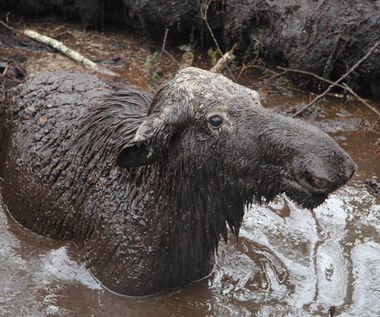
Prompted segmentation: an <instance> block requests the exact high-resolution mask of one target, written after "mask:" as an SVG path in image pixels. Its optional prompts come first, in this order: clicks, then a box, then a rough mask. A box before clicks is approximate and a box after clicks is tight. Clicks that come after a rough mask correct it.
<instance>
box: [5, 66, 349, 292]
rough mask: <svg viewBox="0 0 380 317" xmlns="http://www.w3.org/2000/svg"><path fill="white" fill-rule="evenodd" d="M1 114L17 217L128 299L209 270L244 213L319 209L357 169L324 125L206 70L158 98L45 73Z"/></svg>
mask: <svg viewBox="0 0 380 317" xmlns="http://www.w3.org/2000/svg"><path fill="white" fill-rule="evenodd" d="M2 109H3V111H5V112H6V116H5V117H6V120H5V123H3V126H2V127H1V129H2V130H3V133H0V135H1V136H2V140H1V148H2V150H4V151H5V155H1V157H2V158H3V159H2V162H0V171H1V173H2V174H3V175H2V176H3V178H4V188H3V195H4V201H5V203H6V204H7V206H8V208H9V211H10V212H11V214H12V215H13V217H14V218H15V219H16V220H17V221H18V222H19V223H20V224H22V225H23V226H25V227H27V228H29V229H31V230H32V231H34V232H36V233H38V234H41V235H45V236H48V237H51V238H54V239H63V240H71V241H74V242H75V243H76V244H77V245H78V248H79V250H80V252H81V255H82V257H83V259H84V261H86V263H87V265H88V267H89V268H90V269H91V271H92V272H93V274H94V275H95V276H96V277H97V278H98V279H99V280H100V281H101V282H102V283H103V284H104V285H105V286H106V287H108V288H110V289H111V290H113V291H115V292H118V293H123V294H128V295H147V294H151V293H154V292H157V291H160V290H162V289H166V288H172V287H178V286H182V285H185V284H186V283H189V282H191V281H194V280H197V279H200V278H202V277H204V276H206V275H207V274H209V273H210V271H211V270H212V267H213V263H214V253H215V250H216V248H217V246H218V242H219V239H220V238H221V237H223V238H224V239H227V226H228V227H229V228H230V230H231V231H232V232H233V233H234V234H235V235H238V232H239V228H240V224H241V221H242V217H243V215H244V208H245V206H246V205H247V204H251V203H252V202H253V201H255V200H256V201H259V202H260V201H261V200H263V199H264V200H265V201H270V200H272V199H273V198H274V197H275V196H276V195H278V194H280V193H286V195H287V196H288V197H289V198H290V199H292V200H293V201H295V202H296V203H298V204H299V205H301V206H303V207H306V208H313V207H316V206H318V205H319V204H321V203H322V202H323V201H324V200H325V199H326V198H327V196H328V195H329V194H330V193H331V192H333V191H334V190H336V189H337V188H339V187H340V186H342V185H344V184H345V183H346V182H347V181H348V180H349V179H350V178H351V176H352V175H353V173H354V171H355V164H354V163H353V161H352V160H351V159H350V157H349V156H348V155H347V154H346V153H345V152H344V151H343V150H342V149H341V148H340V147H339V146H338V145H337V144H336V143H335V142H334V141H333V139H331V138H330V137H329V136H328V135H326V134H325V133H323V132H322V131H320V130H319V129H317V128H315V127H313V126H311V125H309V124H307V123H304V122H301V121H299V120H294V119H291V118H287V117H284V116H280V115H278V114H275V113H272V112H271V111H269V110H267V109H265V108H263V107H262V106H261V104H260V101H259V97H258V94H257V93H256V92H255V91H252V90H250V89H247V88H245V87H242V86H240V85H237V84H235V83H233V82H231V81H230V80H228V79H226V78H225V77H223V76H222V75H217V74H213V73H210V72H207V71H203V70H200V69H197V68H187V69H184V70H182V71H180V72H179V73H178V74H177V75H176V76H175V78H174V79H172V80H170V81H168V82H166V83H165V84H164V85H163V86H162V87H161V88H160V89H159V90H158V91H157V92H156V93H155V94H154V95H153V96H151V95H149V94H147V93H145V92H142V91H139V90H136V89H133V88H130V87H127V88H126V89H125V90H124V91H118V92H112V89H111V88H110V87H108V86H107V85H106V84H105V83H104V82H102V81H100V80H99V79H97V78H95V77H91V76H89V75H83V74H72V73H65V72H63V73H42V74H39V75H37V76H35V77H34V78H32V79H30V80H29V81H27V82H26V83H25V84H23V85H22V86H20V87H18V88H17V89H16V90H13V91H12V92H11V93H10V94H8V99H7V100H6V102H5V104H4V105H3V106H2ZM4 131H5V132H6V133H5V132H4ZM117 165H118V166H117Z"/></svg>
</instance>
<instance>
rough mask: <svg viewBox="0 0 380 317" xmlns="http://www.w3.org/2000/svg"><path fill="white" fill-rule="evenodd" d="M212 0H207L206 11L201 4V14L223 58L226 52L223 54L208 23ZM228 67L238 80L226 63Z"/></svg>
mask: <svg viewBox="0 0 380 317" xmlns="http://www.w3.org/2000/svg"><path fill="white" fill-rule="evenodd" d="M211 1H212V0H207V2H206V5H205V6H204V11H203V10H202V6H201V16H202V19H203V21H205V24H206V27H207V29H208V31H209V33H210V35H211V37H212V40H213V41H214V43H215V46H216V49H217V50H218V53H219V54H220V56H222V58H223V55H224V54H223V52H222V50H221V48H220V46H219V43H218V41H217V40H216V38H215V35H214V32H213V31H212V29H211V26H210V24H209V23H208V17H207V16H208V8H209V6H210V3H211ZM234 47H235V45H234ZM233 49H234V48H233ZM226 68H227V69H228V70H229V72H230V74H231V77H232V79H233V80H234V81H235V82H236V78H235V77H234V75H233V73H232V70H231V68H230V67H229V66H228V65H226Z"/></svg>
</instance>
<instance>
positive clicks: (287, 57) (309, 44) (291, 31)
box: [0, 0, 380, 97]
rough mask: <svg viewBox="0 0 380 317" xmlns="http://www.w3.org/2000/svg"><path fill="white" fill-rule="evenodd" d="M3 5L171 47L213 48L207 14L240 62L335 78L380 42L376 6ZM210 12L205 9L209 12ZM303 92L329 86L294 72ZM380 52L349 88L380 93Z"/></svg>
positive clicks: (228, 1)
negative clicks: (127, 31) (124, 31)
mask: <svg viewBox="0 0 380 317" xmlns="http://www.w3.org/2000/svg"><path fill="white" fill-rule="evenodd" d="M207 4H208V1H200V0H191V1H186V2H183V1H179V0H175V1H171V2H170V5H168V3H167V1H162V0H157V1H145V0H140V1H131V0H124V1H121V0H119V1H113V2H111V1H100V0H97V1H88V0H75V1H58V0H55V1H49V2H46V1H43V0H29V1H10V0H6V1H3V4H2V5H1V4H0V10H3V12H6V11H7V12H11V14H10V19H11V20H12V19H14V21H15V22H16V21H20V19H21V17H32V18H37V19H39V18H42V17H46V16H59V17H60V18H62V17H63V18H64V19H70V20H77V21H78V20H79V21H81V22H82V24H83V26H85V27H90V28H95V29H96V28H97V29H103V28H104V27H107V26H110V25H118V26H121V27H122V28H134V29H138V30H140V31H141V32H142V33H143V34H144V35H146V36H150V37H152V38H154V39H156V40H157V41H159V42H162V40H163V38H164V34H165V31H166V29H168V30H169V31H168V32H169V33H168V38H167V44H169V43H171V44H187V43H190V44H192V45H193V46H198V47H202V46H203V47H204V48H206V49H208V48H209V47H211V46H214V44H213V41H212V39H211V37H210V32H209V31H208V29H207V27H206V24H205V21H204V19H203V18H202V17H205V16H207V21H208V23H209V25H210V26H211V28H212V30H213V32H214V34H215V36H216V39H217V40H218V42H219V44H220V45H221V47H222V48H224V49H227V48H230V47H231V46H232V45H233V44H234V43H239V48H240V49H239V52H238V54H239V62H240V63H243V62H248V61H249V60H252V59H254V58H255V57H256V56H260V57H262V58H264V59H265V61H266V62H268V63H270V64H272V65H283V66H288V67H291V68H298V69H303V70H307V71H311V72H313V73H315V74H318V75H320V76H323V77H325V78H329V79H332V80H334V79H337V78H339V77H340V76H341V75H342V74H344V73H345V72H346V71H347V70H348V69H349V68H350V67H351V66H353V65H354V64H355V63H356V62H357V61H358V60H359V59H360V58H361V57H363V56H364V55H365V54H366V52H367V51H368V50H369V48H370V47H371V46H373V45H374V44H375V43H376V42H377V41H379V40H380V19H379V15H380V4H379V2H378V1H368V0H367V1H359V0H355V1H351V2H346V1H312V2H311V1H305V0H303V1H293V0H288V1H281V2H277V3H276V2H272V1H263V0H257V1H244V2H241V1H237V0H225V1H210V4H209V5H207ZM206 9H207V10H206ZM292 79H293V80H294V81H295V82H296V83H297V84H298V85H300V86H301V87H303V88H307V89H310V88H311V89H314V90H321V89H323V88H325V87H324V84H321V83H320V82H319V81H317V80H315V79H313V78H312V77H310V76H305V75H294V74H293V75H292ZM379 81H380V49H377V50H376V51H375V52H374V53H373V54H372V55H371V56H370V58H368V59H367V60H366V61H365V62H364V63H363V64H362V65H361V66H360V67H359V68H358V69H357V70H356V71H355V72H354V73H352V74H351V75H350V76H349V77H348V78H347V83H348V84H349V85H350V86H351V87H352V88H353V89H355V90H357V91H358V92H360V93H362V94H365V95H370V96H374V97H379V96H380V86H379V85H378V84H377V83H378V82H379Z"/></svg>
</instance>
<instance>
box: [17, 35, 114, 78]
mask: <svg viewBox="0 0 380 317" xmlns="http://www.w3.org/2000/svg"><path fill="white" fill-rule="evenodd" d="M24 35H25V36H27V37H29V38H31V39H33V40H35V41H37V42H40V43H43V44H46V45H49V46H51V47H53V48H55V49H56V50H57V51H59V52H61V53H62V54H64V55H66V56H67V57H69V58H71V59H72V60H74V61H76V62H78V63H81V64H83V65H84V66H86V67H87V68H89V69H91V70H94V71H96V72H98V73H101V74H105V75H109V76H119V75H118V74H116V73H114V72H113V71H111V70H109V69H106V68H103V67H99V66H98V65H97V64H96V63H94V62H93V61H91V60H89V59H88V58H86V57H84V56H83V55H82V54H80V53H79V52H77V51H75V50H73V49H71V48H69V47H67V46H66V45H65V44H63V43H62V42H59V41H57V40H55V39H53V38H51V37H49V36H46V35H42V34H39V33H37V32H35V31H32V30H24Z"/></svg>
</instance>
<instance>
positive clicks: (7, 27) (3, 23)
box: [0, 20, 15, 33]
mask: <svg viewBox="0 0 380 317" xmlns="http://www.w3.org/2000/svg"><path fill="white" fill-rule="evenodd" d="M0 24H1V25H2V26H3V27H5V28H6V29H8V30H9V31H11V32H12V33H15V29H14V28H12V27H11V26H9V25H8V24H6V23H5V22H4V21H1V20H0Z"/></svg>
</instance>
